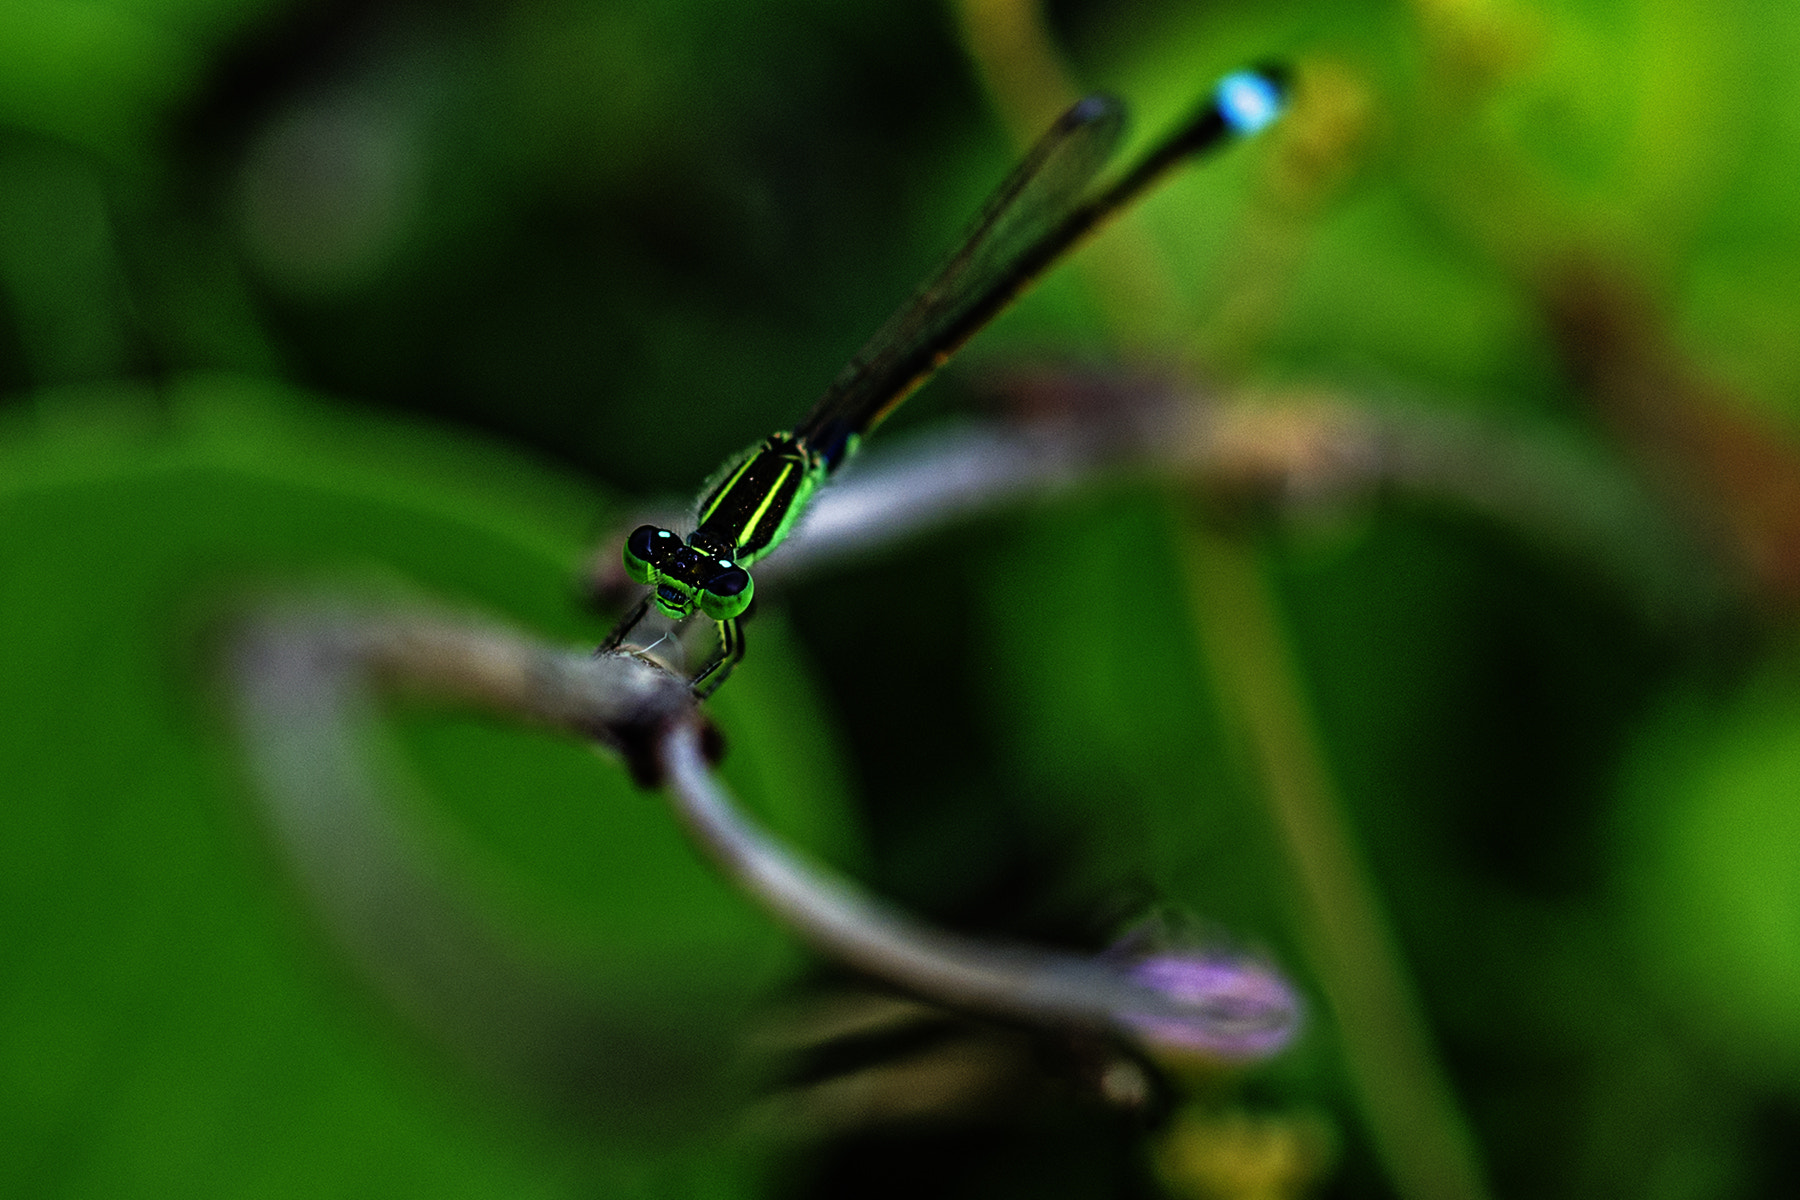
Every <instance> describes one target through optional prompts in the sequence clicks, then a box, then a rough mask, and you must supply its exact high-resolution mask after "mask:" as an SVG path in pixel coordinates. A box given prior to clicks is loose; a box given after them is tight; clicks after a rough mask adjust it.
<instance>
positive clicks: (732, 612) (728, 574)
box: [700, 566, 756, 621]
mask: <svg viewBox="0 0 1800 1200" xmlns="http://www.w3.org/2000/svg"><path fill="white" fill-rule="evenodd" d="M755 593H756V581H755V580H753V579H751V578H750V572H748V571H746V570H744V568H742V567H737V566H726V567H725V569H724V570H723V571H720V572H719V573H718V574H717V575H714V576H713V577H712V578H711V579H709V580H707V581H706V583H705V585H704V586H702V587H701V589H700V611H701V612H703V613H705V614H706V615H707V616H709V617H711V618H712V619H713V620H715V621H729V620H731V619H732V618H733V617H736V616H738V615H740V614H741V613H742V612H743V611H744V610H745V609H746V608H748V607H750V597H751V596H753V595H755Z"/></svg>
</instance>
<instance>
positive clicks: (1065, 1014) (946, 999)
mask: <svg viewBox="0 0 1800 1200" xmlns="http://www.w3.org/2000/svg"><path fill="white" fill-rule="evenodd" d="M660 758H661V762H662V765H663V769H664V774H665V777H666V779H667V781H668V787H669V792H670V796H671V798H672V800H673V802H674V805H675V809H676V812H677V813H678V814H679V815H680V817H681V819H682V821H683V822H684V823H685V825H686V826H687V828H688V830H689V832H690V833H691V834H692V835H693V836H694V838H695V839H696V840H697V841H698V842H699V843H700V844H701V845H702V846H703V847H704V848H705V849H706V850H707V852H708V853H709V854H711V855H712V857H713V858H714V859H715V860H716V861H717V862H718V863H719V865H720V866H721V867H722V868H723V869H724V870H725V871H726V873H727V874H729V875H730V876H731V877H732V878H733V879H735V880H737V881H738V882H739V883H740V884H741V885H743V887H744V888H745V890H747V891H749V892H750V893H751V894H752V895H754V896H756V898H757V899H758V900H759V901H761V902H762V904H763V906H764V907H765V908H767V909H768V910H769V911H770V912H771V913H773V914H774V915H775V916H776V917H777V918H779V919H780V920H781V921H782V922H783V923H784V924H786V925H787V926H789V927H790V928H792V929H793V930H794V931H795V932H797V933H798V934H800V935H801V936H802V937H804V938H805V939H806V940H807V941H809V942H811V943H812V944H813V945H814V946H815V947H817V948H818V949H819V950H821V951H823V952H825V953H826V954H828V955H830V956H831V957H833V958H836V959H839V960H841V961H843V962H845V963H848V964H850V965H852V966H854V967H856V968H858V969H859V970H862V971H864V972H865V973H867V974H870V975H873V976H875V977H877V978H879V979H884V980H886V981H888V982H890V983H893V984H895V985H897V986H899V987H901V988H904V989H906V990H907V991H910V992H913V993H915V994H917V995H920V996H923V997H926V998H928V999H931V1000H935V1001H938V1002H940V1003H943V1004H946V1005H949V1006H951V1007H955V1008H961V1009H968V1010H974V1011H978V1012H985V1013H989V1014H993V1015H999V1016H1004V1017H1011V1018H1014V1019H1019V1020H1025V1021H1030V1022H1032V1023H1035V1024H1050V1025H1057V1026H1073V1027H1077V1028H1086V1029H1093V1030H1098V1031H1103V1032H1110V1033H1114V1034H1120V1035H1124V1036H1128V1037H1131V1038H1133V1039H1135V1040H1143V1041H1150V1042H1152V1043H1175V1044H1181V1045H1185V1046H1188V1047H1203V1048H1205V1049H1207V1050H1209V1051H1211V1052H1213V1053H1215V1054H1217V1055H1219V1056H1221V1057H1230V1058H1240V1059H1242V1058H1255V1057H1261V1056H1262V1055H1265V1054H1268V1053H1272V1052H1273V1051H1274V1050H1275V1049H1277V1048H1279V1047H1280V1046H1281V1045H1283V1044H1285V1043H1286V1041H1287V1040H1288V1037H1289V1036H1290V1035H1291V1033H1292V1031H1293V1028H1294V1025H1295V1022H1296V1020H1297V1017H1298V1005H1297V1002H1296V1000H1295V997H1294V994H1293V992H1292V991H1291V990H1290V989H1289V988H1288V987H1287V985H1286V984H1285V983H1284V982H1283V981H1282V980H1281V979H1280V978H1279V977H1278V976H1276V975H1275V974H1274V973H1273V972H1272V971H1270V970H1269V969H1268V968H1266V967H1263V966H1261V965H1260V964H1258V963H1255V962H1253V961H1250V960H1230V961H1229V962H1228V961H1227V960H1225V959H1222V958H1216V959H1209V960H1207V961H1208V962H1209V963H1211V964H1212V965H1214V966H1215V967H1216V968H1217V971H1216V973H1215V975H1214V976H1211V977H1208V985H1207V986H1205V987H1203V988H1202V989H1199V990H1198V991H1195V992H1194V993H1193V994H1188V993H1187V992H1184V991H1183V990H1182V989H1180V988H1177V987H1170V986H1168V985H1167V984H1166V983H1165V982H1164V981H1163V979H1161V978H1159V977H1158V976H1157V975H1156V974H1145V973H1144V972H1142V971H1138V970H1134V969H1133V967H1132V966H1131V964H1128V963H1115V962H1110V961H1106V960H1100V959H1092V958H1080V957H1076V956H1074V955H1068V954H1058V953H1055V952H1052V951H1048V950H1040V949H1034V948H1028V947H1024V946H1018V945H1003V944H996V943H990V942H983V941H977V940H975V939H973V938H967V937H961V936H958V935H955V934H950V933H944V932H942V931H940V930H936V929H932V928H930V927H928V926H926V925H923V924H921V923H919V922H917V921H914V920H913V919H911V918H909V917H907V916H905V915H904V914H902V913H900V912H899V911H897V910H895V909H892V908H889V907H888V906H886V905H884V904H881V903H880V902H879V901H877V900H875V899H873V898H871V897H869V896H867V895H865V894H863V893H862V892H861V891H859V890H858V889H856V888H855V887H854V886H852V885H851V884H850V883H848V882H847V881H846V880H844V879H842V878H840V877H838V876H835V875H832V874H829V873H828V872H826V871H825V870H823V869H822V868H820V867H818V866H815V865H813V864H810V863H807V862H805V861H804V860H802V859H800V858H798V857H796V856H795V855H793V854H791V853H790V852H789V851H788V850H787V849H786V848H785V847H783V846H782V845H781V844H780V843H779V842H777V841H776V840H775V839H774V838H772V837H770V836H769V835H768V834H767V833H765V832H764V831H763V830H761V829H759V828H758V827H757V826H756V825H754V824H753V823H752V822H751V821H750V820H749V819H748V818H747V817H746V816H744V814H743V813H742V812H740V811H739V810H738V808H737V806H736V805H735V804H734V803H733V802H732V800H731V797H730V796H729V794H728V793H727V792H726V791H725V790H724V788H723V787H721V786H720V785H719V783H718V780H717V779H716V778H715V777H714V776H713V774H712V772H711V771H710V770H708V769H707V766H706V762H705V759H704V757H703V755H702V753H701V745H700V740H699V738H698V736H697V734H696V732H695V730H694V729H693V727H692V726H691V725H686V724H682V723H676V724H672V725H670V726H669V727H668V728H667V730H666V732H665V733H664V735H663V738H662V741H661V744H660ZM1149 961H1151V962H1155V961H1157V960H1149Z"/></svg>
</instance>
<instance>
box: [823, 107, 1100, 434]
mask: <svg viewBox="0 0 1800 1200" xmlns="http://www.w3.org/2000/svg"><path fill="white" fill-rule="evenodd" d="M1124 127H1125V110H1124V106H1123V105H1121V104H1120V103H1119V102H1118V101H1117V100H1114V99H1113V98H1112V97H1110V96H1099V95H1096V96H1089V97H1087V98H1086V99H1084V100H1081V101H1079V102H1077V103H1076V104H1075V105H1074V107H1072V108H1070V109H1069V110H1068V111H1067V112H1065V113H1063V115H1062V116H1061V117H1059V118H1057V121H1056V124H1054V125H1052V126H1051V127H1050V130H1049V132H1047V133H1045V134H1044V136H1043V137H1041V138H1039V139H1038V141H1037V144H1036V145H1034V146H1033V147H1032V148H1031V150H1030V152H1029V153H1028V154H1026V156H1025V159H1024V161H1023V162H1021V163H1020V164H1019V165H1018V166H1017V167H1015V168H1014V169H1013V172H1012V174H1011V175H1010V176H1008V177H1007V179H1006V182H1004V183H1002V184H1001V185H1000V188H999V190H998V191H996V192H995V193H994V194H993V196H992V197H990V198H989V199H988V201H987V203H986V204H984V205H983V206H982V209H981V212H980V213H979V214H978V215H977V216H976V218H975V221H974V223H973V225H971V226H970V228H969V232H968V233H967V234H966V235H964V237H963V240H962V242H961V244H959V245H958V246H957V248H956V249H955V250H954V251H953V252H952V253H951V254H950V257H949V258H948V259H947V260H946V261H945V263H944V265H943V266H942V267H940V268H938V270H937V272H936V273H935V274H934V275H932V276H931V278H930V279H928V280H926V282H925V284H924V286H922V287H921V288H919V290H918V291H917V292H915V293H914V294H913V296H912V298H911V299H910V300H908V301H907V302H906V303H905V304H904V305H902V306H901V308H900V310H899V311H898V312H896V313H895V314H894V315H893V316H892V317H890V318H888V320H887V323H886V324H884V325H882V327H881V328H880V329H878V330H877V331H876V332H875V336H874V337H872V338H870V339H869V341H868V343H867V344H866V345H864V346H863V348H862V349H861V350H860V351H858V352H857V354H856V356H855V357H854V358H852V359H851V360H850V362H849V363H848V364H847V365H846V366H845V367H844V369H843V370H842V371H840V372H839V373H838V377H837V378H836V379H835V380H833V381H832V384H831V386H830V387H829V388H827V389H825V394H824V395H823V396H821V397H820V398H819V401H818V403H816V404H814V405H813V407H812V411H811V412H809V413H807V415H806V417H805V418H804V419H803V420H802V421H801V422H800V424H799V426H798V427H797V428H796V429H795V430H794V432H795V434H796V435H797V436H799V437H801V438H803V439H804V440H805V441H806V442H807V443H808V444H809V445H810V446H812V447H813V448H814V449H815V450H817V451H819V452H821V453H823V454H824V455H825V460H826V462H827V463H829V464H830V465H831V466H832V467H833V468H835V467H836V466H837V465H838V463H839V462H840V461H841V460H842V459H843V457H844V455H845V454H846V453H847V450H848V446H849V441H850V439H851V438H852V437H853V436H861V435H862V434H865V433H867V432H868V431H869V430H870V429H872V428H874V427H875V426H876V425H877V424H878V423H880V421H881V419H882V418H883V417H885V416H886V415H887V414H888V412H889V411H891V410H892V409H893V408H894V406H895V405H897V404H899V403H900V401H902V400H904V399H905V398H906V397H907V396H908V395H909V394H910V393H911V392H912V391H913V389H914V388H916V387H918V386H919V385H920V384H921V383H923V382H924V381H925V380H926V379H927V378H928V377H929V376H930V375H931V373H932V372H933V371H935V370H937V368H938V367H940V366H942V365H943V363H944V361H945V359H947V358H948V357H949V356H950V355H951V354H952V353H953V352H954V351H955V350H956V349H957V347H959V346H961V345H962V344H963V342H965V341H967V340H968V338H969V337H970V335H972V334H973V333H974V332H975V331H976V330H977V329H979V328H981V326H982V325H984V324H986V323H987V322H988V321H989V320H991V319H992V318H993V317H994V316H995V315H996V314H997V313H998V312H999V311H1000V310H1001V309H1003V308H1005V307H1006V305H1007V304H1008V303H1010V302H1011V301H1012V299H1013V298H1014V297H1015V296H1017V295H1018V293H1019V291H1020V290H1021V289H1022V288H1023V287H1024V286H1025V285H1026V284H1028V283H1029V282H1031V280H1032V279H1033V278H1034V277H1035V276H1036V275H1037V274H1038V272H1039V271H1041V270H1042V269H1043V267H1044V266H1045V265H1047V262H1048V260H1049V259H1050V258H1051V257H1053V255H1052V254H1047V253H1046V249H1047V248H1049V247H1055V248H1056V249H1058V250H1060V249H1061V248H1062V246H1063V244H1064V242H1065V241H1066V239H1062V238H1058V237H1057V234H1058V231H1059V230H1060V229H1061V228H1062V227H1063V225H1064V224H1065V222H1067V220H1068V219H1069V218H1070V217H1071V215H1073V214H1074V213H1075V212H1076V211H1077V210H1078V209H1080V207H1081V205H1082V203H1083V201H1084V200H1085V199H1086V197H1087V195H1088V192H1089V185H1090V184H1092V182H1093V180H1094V177H1095V176H1096V175H1097V174H1098V173H1099V171H1100V168H1101V167H1102V166H1104V165H1105V163H1106V161H1107V160H1108V159H1109V158H1111V157H1112V152H1113V149H1114V147H1115V146H1117V144H1118V141H1119V136H1120V134H1121V133H1122V132H1123V131H1124Z"/></svg>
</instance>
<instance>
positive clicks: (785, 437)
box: [625, 433, 829, 621]
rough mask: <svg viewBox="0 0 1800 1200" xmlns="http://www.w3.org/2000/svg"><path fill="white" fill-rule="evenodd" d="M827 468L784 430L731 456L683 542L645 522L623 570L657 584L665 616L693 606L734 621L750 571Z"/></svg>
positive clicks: (630, 543)
mask: <svg viewBox="0 0 1800 1200" xmlns="http://www.w3.org/2000/svg"><path fill="white" fill-rule="evenodd" d="M828 470H829V467H828V466H827V464H826V462H825V459H824V457H823V456H822V455H820V454H817V453H815V452H814V451H813V450H811V449H810V448H809V447H808V446H807V445H806V443H805V442H803V441H802V440H801V439H799V438H796V437H794V436H792V435H791V434H787V433H776V434H771V435H770V436H769V437H767V438H765V439H763V441H762V442H761V443H760V444H758V445H756V446H754V447H752V448H751V449H750V450H748V451H746V452H745V453H744V454H741V455H739V456H738V457H737V458H735V459H733V460H732V461H731V463H730V464H729V465H728V466H727V467H726V468H725V469H724V470H723V471H721V472H720V473H719V474H718V476H717V477H716V478H715V479H714V480H713V482H712V483H711V484H710V485H709V486H708V487H707V489H706V494H705V496H704V497H703V498H702V499H701V501H700V518H699V522H698V524H697V525H696V527H695V529H694V532H692V533H690V534H688V538H687V541H686V542H683V541H682V540H681V539H680V538H678V537H676V536H675V535H674V534H673V533H671V532H669V531H668V530H667V529H658V528H657V527H656V526H654V525H640V526H638V527H637V528H636V529H634V530H632V532H631V536H630V537H628V538H626V539H625V573H626V574H627V575H629V576H630V577H631V578H632V579H633V580H634V581H635V582H637V583H641V584H645V585H647V586H648V587H650V588H651V589H652V591H651V593H650V595H651V598H652V599H653V600H654V601H655V602H656V607H657V608H658V609H660V610H661V611H662V613H663V615H664V616H667V617H669V618H671V619H673V620H681V619H682V618H684V617H688V616H691V615H692V614H693V613H694V611H695V610H696V609H698V610H699V611H700V612H703V613H705V614H706V615H707V616H709V617H711V618H712V619H713V620H715V621H730V620H733V619H735V618H736V617H739V616H741V615H742V614H743V612H744V610H745V609H746V608H748V607H749V606H750V599H751V596H752V595H754V594H755V591H756V585H755V582H754V581H753V580H752V579H751V578H750V572H749V571H748V570H746V568H747V567H749V566H750V564H751V563H753V562H755V561H756V560H757V559H759V558H761V557H762V556H763V555H765V554H767V553H768V552H769V551H771V550H773V549H774V548H775V547H776V546H778V545H780V544H781V540H782V539H783V538H785V537H786V536H787V535H788V532H789V531H790V530H791V529H792V528H793V526H794V522H795V521H796V520H798V519H799V517H800V513H801V511H802V510H804V509H805V507H806V502H807V500H808V499H810V498H811V496H812V494H813V492H814V490H815V489H817V488H818V486H819V485H820V484H821V483H823V482H824V481H825V475H826V472H827V471H828Z"/></svg>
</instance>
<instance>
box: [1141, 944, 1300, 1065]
mask: <svg viewBox="0 0 1800 1200" xmlns="http://www.w3.org/2000/svg"><path fill="white" fill-rule="evenodd" d="M1129 973H1130V975H1131V977H1132V978H1133V979H1134V980H1136V981H1137V982H1138V983H1140V984H1142V985H1144V986H1145V987H1148V988H1152V989H1154V990H1156V991H1158V992H1161V993H1162V994H1163V995H1165V996H1167V997H1168V998H1169V999H1171V1000H1174V1001H1176V1002H1177V1003H1179V1004H1181V1005H1183V1006H1184V1007H1187V1008H1190V1009H1191V1010H1192V1015H1191V1016H1186V1017H1177V1016H1169V1015H1166V1014H1165V1013H1160V1012H1159V1013H1156V1014H1154V1015H1152V1014H1147V1013H1146V1014H1138V1013H1130V1012H1127V1013H1122V1014H1120V1015H1121V1019H1122V1020H1123V1021H1124V1023H1125V1024H1126V1025H1127V1026H1129V1027H1130V1028H1131V1029H1132V1030H1133V1031H1135V1032H1136V1033H1137V1034H1138V1036H1140V1037H1142V1038H1143V1039H1144V1040H1145V1041H1146V1042H1148V1043H1150V1045H1151V1046H1153V1047H1156V1048H1159V1049H1164V1050H1177V1051H1192V1052H1198V1053H1200V1054H1204V1055H1208V1056H1211V1057H1215V1058H1222V1059H1229V1060H1232V1061H1245V1060H1249V1059H1256V1058H1266V1057H1267V1056H1269V1055H1271V1054H1273V1053H1275V1052H1276V1051H1277V1050H1280V1049H1281V1048H1282V1047H1283V1046H1285V1045H1287V1043H1288V1041H1289V1039H1291V1038H1292V1037H1293V1036H1294V1031H1295V1030H1296V1029H1297V1028H1298V1027H1299V1024H1300V999H1299V997H1298V996H1297V995H1296V994H1295V992H1294V989H1293V988H1292V987H1291V986H1290V985H1289V984H1288V982H1287V981H1286V980H1285V979H1283V978H1282V977H1281V976H1280V975H1278V974H1276V972H1275V971H1274V969H1273V968H1271V967H1269V966H1268V965H1266V964H1264V963H1262V962H1259V961H1257V960H1255V959H1250V958H1242V957H1231V956H1228V955H1223V954H1217V953H1214V954H1205V953H1193V954H1156V955H1152V956H1150V957H1149V958H1146V959H1144V960H1142V961H1141V962H1138V963H1137V964H1135V965H1134V966H1132V967H1131V968H1130V972H1129Z"/></svg>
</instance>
